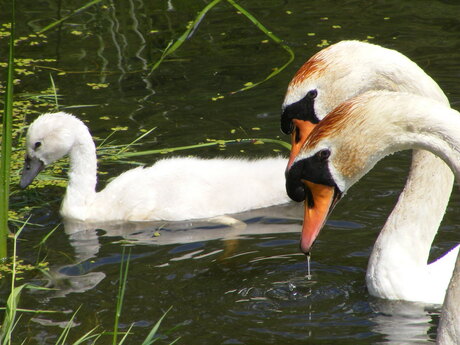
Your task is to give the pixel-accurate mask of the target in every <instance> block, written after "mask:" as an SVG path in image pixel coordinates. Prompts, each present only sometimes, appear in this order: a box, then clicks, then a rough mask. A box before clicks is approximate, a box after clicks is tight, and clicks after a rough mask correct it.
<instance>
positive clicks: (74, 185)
mask: <svg viewBox="0 0 460 345" xmlns="http://www.w3.org/2000/svg"><path fill="white" fill-rule="evenodd" d="M26 145H27V147H26V150H27V155H26V160H25V167H24V169H23V172H22V177H21V182H20V186H21V187H22V188H25V187H27V186H28V185H29V184H30V183H31V182H32V180H33V179H34V177H35V176H36V175H37V174H38V173H39V172H40V171H41V170H42V169H43V168H44V167H45V166H46V165H49V164H51V163H53V162H54V161H56V160H57V159H59V158H61V157H63V156H64V155H66V154H69V156H70V171H69V183H68V186H67V191H66V194H65V197H64V200H63V203H62V207H61V214H62V216H63V217H65V218H69V219H75V220H81V221H85V222H102V221H120V220H121V221H124V220H129V221H148V220H185V219H193V218H208V217H215V216H219V215H225V214H230V213H237V212H243V211H246V210H249V209H254V208H261V207H267V206H272V205H277V204H281V203H285V202H288V201H289V198H288V196H287V194H286V191H285V188H284V166H285V165H286V160H285V158H282V157H277V158H266V159H259V160H244V159H199V158H171V159H163V160H160V161H158V162H157V163H156V164H154V165H153V166H152V167H148V168H143V167H138V168H135V169H131V170H129V171H127V172H125V173H123V174H121V175H120V176H118V177H117V178H115V179H114V180H113V181H111V182H110V183H109V184H108V185H107V186H106V188H105V189H103V190H102V191H100V192H96V173H97V160H96V149H95V146H94V142H93V140H92V137H91V134H90V133H89V131H88V128H87V127H86V126H85V125H84V124H83V122H81V121H80V120H79V119H77V118H76V117H74V116H72V115H70V114H66V113H62V112H61V113H55V114H44V115H42V116H40V117H38V118H37V119H36V120H35V121H34V122H33V123H32V124H31V125H30V128H29V130H28V133H27V140H26ZM267 181H268V183H267Z"/></svg>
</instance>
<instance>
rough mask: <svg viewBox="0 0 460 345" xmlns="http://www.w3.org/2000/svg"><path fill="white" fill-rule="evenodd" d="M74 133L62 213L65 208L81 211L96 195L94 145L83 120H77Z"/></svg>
mask: <svg viewBox="0 0 460 345" xmlns="http://www.w3.org/2000/svg"><path fill="white" fill-rule="evenodd" d="M74 133H75V141H74V144H73V145H72V147H71V149H70V152H69V156H70V170H69V183H68V186H67V191H66V195H65V197H64V201H63V205H62V212H63V213H65V212H66V210H72V212H83V209H84V207H87V205H89V203H90V202H91V200H92V199H93V198H94V196H95V195H96V183H97V157H96V147H95V145H94V142H93V139H92V137H91V134H90V133H89V130H88V128H87V127H86V126H85V125H84V124H83V122H81V121H78V124H77V125H76V126H75V128H74ZM82 208H83V209H82Z"/></svg>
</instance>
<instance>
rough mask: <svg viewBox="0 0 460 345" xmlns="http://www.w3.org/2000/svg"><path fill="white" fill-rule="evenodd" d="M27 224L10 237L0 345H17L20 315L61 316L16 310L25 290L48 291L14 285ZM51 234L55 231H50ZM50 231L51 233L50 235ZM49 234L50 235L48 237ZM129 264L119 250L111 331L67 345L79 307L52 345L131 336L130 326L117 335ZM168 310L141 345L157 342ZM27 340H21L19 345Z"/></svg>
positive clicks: (96, 331) (91, 333) (92, 332)
mask: <svg viewBox="0 0 460 345" xmlns="http://www.w3.org/2000/svg"><path fill="white" fill-rule="evenodd" d="M26 224H27V222H26V223H25V224H24V225H23V226H22V227H21V228H20V229H19V230H18V231H17V232H16V234H15V235H14V237H13V257H12V263H11V272H10V273H11V284H10V293H9V296H8V298H7V302H6V305H5V307H3V308H0V310H4V312H5V313H4V318H3V320H2V323H1V326H0V345H12V344H17V343H18V342H17V341H13V332H14V329H15V326H16V325H17V324H18V323H19V322H21V315H22V314H23V313H28V314H51V313H61V312H58V311H53V310H34V309H22V308H19V302H20V297H21V294H22V293H23V291H24V290H25V289H30V290H49V289H47V288H43V287H40V286H36V285H31V284H28V283H25V284H22V285H19V286H16V283H17V282H18V280H19V279H18V276H19V275H20V274H21V269H22V268H21V260H19V259H18V256H17V242H18V240H19V236H20V234H21V232H22V231H23V229H24V227H25V225H26ZM54 230H55V229H54ZM54 230H53V231H52V232H54ZM52 232H51V233H52ZM51 233H50V234H48V235H46V236H45V238H43V240H42V241H41V242H40V243H44V242H46V240H47V239H48V237H49V236H50V235H51ZM129 262H130V253H128V256H127V257H126V255H125V247H123V249H122V254H121V260H120V277H119V285H118V293H117V297H116V300H117V308H116V313H115V320H114V328H113V331H112V332H107V331H104V330H99V329H100V328H101V326H100V325H97V326H95V327H93V328H92V329H91V330H89V331H88V332H86V333H85V334H83V335H82V336H80V337H79V338H78V339H77V340H75V341H74V342H71V343H70V342H69V335H70V331H71V330H72V328H73V326H74V324H75V323H74V320H75V318H76V317H77V314H78V312H79V310H80V307H79V308H78V309H77V310H76V311H75V312H74V313H73V314H72V316H71V318H70V319H69V320H68V321H67V322H66V323H65V326H64V329H63V330H62V332H61V334H60V335H59V337H58V339H57V340H56V342H55V344H56V345H64V344H71V345H79V344H87V343H88V342H89V341H92V344H97V341H98V340H99V339H100V338H103V339H105V338H106V337H107V336H112V344H113V345H121V344H123V343H124V342H125V341H126V340H127V339H128V337H129V335H130V334H131V329H132V327H133V325H134V324H132V325H131V326H130V327H129V328H128V330H127V331H125V332H119V330H118V328H119V320H120V317H121V315H122V306H123V301H124V296H125V292H126V285H127V282H128V267H129ZM37 268H38V269H40V270H46V264H45V265H38V266H37V267H35V268H34V269H37ZM170 310H171V308H169V309H168V310H167V311H166V312H165V313H164V314H163V316H162V317H161V318H160V319H159V320H158V321H157V322H156V324H155V325H154V326H153V327H152V328H151V329H150V331H149V333H148V334H147V336H146V337H145V339H144V340H143V342H142V345H150V344H153V343H154V342H155V341H157V340H158V339H159V338H158V337H156V334H157V332H158V329H159V327H160V325H161V323H162V321H163V319H164V318H165V316H166V314H167V313H168V312H169V311H170ZM121 334H123V337H122V338H121V339H120V341H118V335H121ZM26 340H27V339H24V340H23V343H24V342H25V341H26ZM177 340H179V338H177V339H175V340H174V341H172V342H171V343H170V344H174V343H175V342H176V341H177Z"/></svg>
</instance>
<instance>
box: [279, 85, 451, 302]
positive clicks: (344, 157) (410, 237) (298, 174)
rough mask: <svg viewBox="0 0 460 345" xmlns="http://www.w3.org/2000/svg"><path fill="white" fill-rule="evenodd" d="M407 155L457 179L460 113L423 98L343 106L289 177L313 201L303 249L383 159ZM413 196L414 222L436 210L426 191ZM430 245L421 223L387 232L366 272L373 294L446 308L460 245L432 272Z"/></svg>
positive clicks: (377, 98) (377, 96)
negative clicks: (438, 162)
mask: <svg viewBox="0 0 460 345" xmlns="http://www.w3.org/2000/svg"><path fill="white" fill-rule="evenodd" d="M357 133H359V134H357ZM406 149H423V150H429V151H431V152H432V153H433V154H435V155H437V156H439V157H440V158H441V159H443V160H444V161H445V162H446V163H447V164H448V165H449V166H450V167H451V169H452V171H453V172H454V173H455V174H456V176H457V178H460V114H459V113H458V112H457V111H455V110H453V109H451V108H449V107H447V106H445V105H444V104H442V103H440V102H437V101H434V100H431V99H428V98H426V97H422V96H417V95H411V94H408V93H401V92H390V91H370V92H367V93H364V94H362V95H359V96H357V97H355V98H352V99H350V100H348V101H346V102H344V103H342V104H341V105H340V106H338V107H337V108H335V109H334V110H333V111H332V112H331V113H330V114H329V115H328V116H327V117H326V118H325V119H324V120H323V121H322V122H321V123H320V124H319V125H318V126H316V127H315V129H314V130H313V131H312V133H311V135H310V137H309V138H308V139H307V141H306V142H305V145H304V146H303V148H302V150H301V151H300V153H299V154H298V155H297V157H296V158H295V160H294V162H293V164H292V166H291V167H290V169H289V170H288V172H287V175H286V176H287V177H286V178H287V186H288V193H289V194H290V195H291V196H293V197H294V198H297V199H302V198H304V199H305V197H306V196H307V195H311V197H309V198H308V199H309V200H308V201H307V202H306V203H305V216H304V225H303V228H302V238H301V248H302V250H303V251H305V252H308V251H309V250H310V249H311V246H312V244H313V242H314V240H315V238H316V237H317V236H318V234H319V231H320V230H321V228H322V226H323V224H324V223H325V220H326V218H327V215H328V214H329V212H330V211H331V210H332V208H333V207H334V205H335V203H336V202H337V201H338V200H339V199H340V197H341V195H343V194H344V193H346V191H347V190H348V189H349V188H350V187H351V186H352V185H353V184H354V183H356V182H357V181H358V180H359V179H360V178H361V177H362V176H364V175H365V174H366V173H367V172H368V171H369V170H370V169H372V167H373V166H374V165H375V164H376V163H377V162H378V161H379V160H380V159H382V158H383V157H385V156H387V155H389V154H392V153H394V152H396V151H400V150H406ZM426 168H429V167H428V166H427V167H426ZM433 176H434V175H433ZM427 183H432V182H427ZM310 193H311V194H310ZM412 193H414V194H415V195H418V196H419V197H420V200H419V201H418V202H414V203H413V204H412V205H411V208H412V211H411V217H412V216H414V217H415V218H413V219H415V220H416V219H418V218H424V217H426V213H428V214H429V213H430V212H432V211H433V210H434V211H436V210H437V207H436V202H437V201H436V196H433V195H430V198H429V199H428V200H427V199H426V198H423V196H424V195H423V194H424V193H426V190H423V189H422V190H416V189H414V190H412ZM399 217H400V218H404V215H403V214H401V215H399ZM397 220H398V219H397V218H396V219H395V221H397ZM432 240H433V234H432V230H431V229H429V228H424V227H420V226H419V224H413V225H412V226H411V225H410V224H405V225H404V227H403V228H401V227H395V226H390V227H385V228H383V229H382V231H381V232H380V235H379V237H378V239H377V241H376V243H375V245H374V248H373V251H372V254H371V258H370V260H369V265H368V269H367V273H366V282H367V286H368V289H369V293H370V294H371V295H374V296H378V297H383V298H387V299H402V300H409V301H417V302H425V303H435V304H442V302H443V300H444V296H445V291H446V288H447V285H448V283H449V280H450V278H451V276H452V271H453V269H454V265H455V260H456V258H457V255H458V251H459V246H456V247H455V248H454V249H452V250H451V251H449V252H448V253H447V254H445V255H444V256H443V257H442V258H440V259H438V260H436V261H435V262H434V263H432V264H429V265H427V260H428V256H429V251H430V245H431V242H432Z"/></svg>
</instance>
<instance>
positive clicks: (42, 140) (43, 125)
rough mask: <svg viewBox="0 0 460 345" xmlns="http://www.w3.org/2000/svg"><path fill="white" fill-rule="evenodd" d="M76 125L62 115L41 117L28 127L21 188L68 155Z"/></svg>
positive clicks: (70, 116) (78, 125) (77, 122)
mask: <svg viewBox="0 0 460 345" xmlns="http://www.w3.org/2000/svg"><path fill="white" fill-rule="evenodd" d="M80 126H81V121H80V120H78V119H77V118H76V117H75V116H73V115H70V114H67V113H64V112H59V113H47V114H43V115H41V116H40V117H38V118H37V119H36V120H35V121H34V122H33V123H32V124H31V125H30V127H29V130H28V131H27V138H26V158H25V162H24V169H23V170H22V176H21V182H20V183H19V186H20V187H21V188H26V187H27V186H28V185H29V184H30V183H32V181H33V179H34V178H35V177H36V176H37V175H38V173H39V172H40V171H42V170H43V169H44V168H45V166H47V165H49V164H51V163H53V162H55V161H56V160H58V159H60V158H62V157H63V156H65V155H66V154H68V153H69V152H70V150H71V148H72V146H73V145H74V143H75V137H76V135H75V130H76V128H78V127H80Z"/></svg>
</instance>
